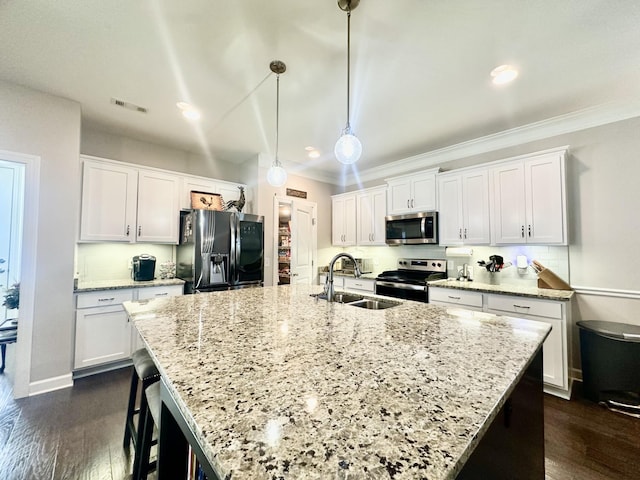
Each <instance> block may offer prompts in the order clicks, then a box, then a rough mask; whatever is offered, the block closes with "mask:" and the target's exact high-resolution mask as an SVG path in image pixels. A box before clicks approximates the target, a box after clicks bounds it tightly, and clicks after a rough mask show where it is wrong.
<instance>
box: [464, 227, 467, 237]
mask: <svg viewBox="0 0 640 480" xmlns="http://www.w3.org/2000/svg"><path fill="white" fill-rule="evenodd" d="M464 238H465V240H466V238H467V229H466V228H465V229H464Z"/></svg>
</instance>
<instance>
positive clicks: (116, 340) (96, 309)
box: [73, 285, 183, 370]
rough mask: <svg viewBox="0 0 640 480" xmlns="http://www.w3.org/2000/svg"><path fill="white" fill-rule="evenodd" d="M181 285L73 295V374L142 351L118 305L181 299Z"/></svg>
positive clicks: (134, 332)
mask: <svg viewBox="0 0 640 480" xmlns="http://www.w3.org/2000/svg"><path fill="white" fill-rule="evenodd" d="M182 291H183V287H182V285H168V286H159V287H145V288H127V289H115V290H101V291H95V292H86V293H78V294H76V329H75V330H76V332H75V352H74V362H73V368H74V370H81V369H84V368H89V367H99V366H101V365H106V364H109V363H113V362H118V361H122V360H126V359H128V358H129V357H130V356H131V353H132V352H133V351H135V350H136V349H137V348H140V347H142V344H141V342H140V340H139V335H138V333H137V331H136V330H135V329H134V328H132V325H131V323H130V322H129V318H128V316H127V314H126V312H125V311H124V308H123V307H122V302H126V301H131V300H145V299H149V298H157V297H168V296H175V295H182Z"/></svg>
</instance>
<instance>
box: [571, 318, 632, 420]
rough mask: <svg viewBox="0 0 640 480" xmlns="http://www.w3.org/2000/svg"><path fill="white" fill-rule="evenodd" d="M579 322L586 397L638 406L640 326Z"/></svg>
mask: <svg viewBox="0 0 640 480" xmlns="http://www.w3.org/2000/svg"><path fill="white" fill-rule="evenodd" d="M577 325H578V327H579V328H580V355H581V357H582V380H583V394H584V397H585V398H587V399H589V400H592V401H594V402H599V403H605V404H606V405H607V406H610V407H611V406H614V407H616V406H617V407H622V408H625V407H628V406H630V407H631V408H632V409H635V407H637V406H638V404H639V403H640V401H639V400H640V326H638V325H629V324H627V323H616V322H604V321H600V320H587V321H581V322H578V323H577Z"/></svg>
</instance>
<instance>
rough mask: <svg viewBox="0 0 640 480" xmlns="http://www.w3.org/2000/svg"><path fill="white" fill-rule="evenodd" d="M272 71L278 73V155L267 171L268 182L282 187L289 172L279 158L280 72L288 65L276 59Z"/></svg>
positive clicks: (272, 63)
mask: <svg viewBox="0 0 640 480" xmlns="http://www.w3.org/2000/svg"><path fill="white" fill-rule="evenodd" d="M269 68H271V71H272V72H273V73H275V74H276V155H275V157H274V159H273V163H272V164H271V167H269V171H268V172H267V182H269V185H271V186H273V187H281V186H283V185H284V184H285V183H286V182H287V172H286V170H285V169H284V168H282V164H281V163H280V160H279V159H278V130H279V120H280V74H281V73H284V72H285V71H286V70H287V66H286V65H285V64H284V62H281V61H280V60H274V61H273V62H271V63H270V64H269Z"/></svg>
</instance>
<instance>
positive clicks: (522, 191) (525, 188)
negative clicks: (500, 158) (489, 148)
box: [491, 150, 567, 245]
mask: <svg viewBox="0 0 640 480" xmlns="http://www.w3.org/2000/svg"><path fill="white" fill-rule="evenodd" d="M491 180H492V191H493V199H492V200H493V204H492V219H493V226H494V230H493V243H495V244H522V243H532V244H558V245H562V244H566V243H567V218H566V211H567V206H566V205H567V202H566V191H565V190H566V189H565V151H564V150H562V151H554V152H549V153H544V154H541V155H536V156H533V157H529V158H524V159H519V160H514V161H509V162H505V163H503V164H500V165H497V166H495V167H493V168H492V169H491Z"/></svg>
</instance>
